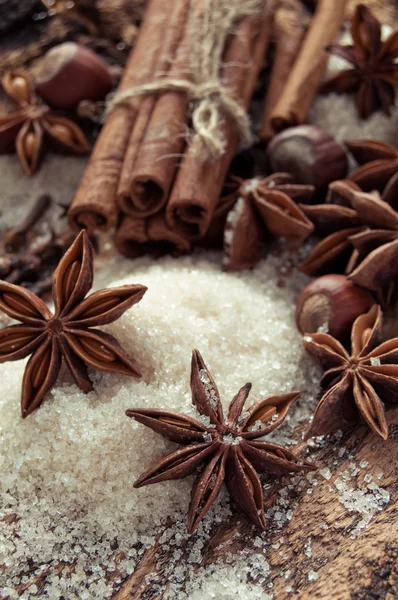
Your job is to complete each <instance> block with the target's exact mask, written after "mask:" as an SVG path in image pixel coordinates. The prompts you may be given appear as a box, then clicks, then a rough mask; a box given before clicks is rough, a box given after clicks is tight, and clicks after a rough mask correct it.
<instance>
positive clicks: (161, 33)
mask: <svg viewBox="0 0 398 600" xmlns="http://www.w3.org/2000/svg"><path fill="white" fill-rule="evenodd" d="M345 4H346V0H334V1H333V2H331V1H330V0H318V2H317V4H316V9H315V13H314V15H311V14H310V13H309V11H308V9H306V8H304V5H303V4H302V2H300V0H174V1H173V2H172V3H169V2H166V1H165V0H150V1H149V4H148V7H147V10H146V13H145V17H144V20H143V23H142V25H141V28H140V32H139V36H138V39H137V42H136V45H135V47H134V49H133V50H132V52H131V55H130V57H129V60H128V63H127V66H126V69H125V73H124V77H123V79H122V81H121V84H120V86H119V89H118V90H117V92H116V97H115V100H116V102H114V103H111V108H112V110H111V112H110V114H109V115H108V118H107V120H106V123H105V125H104V127H103V129H102V131H101V133H100V135H99V137H98V139H97V142H96V145H95V147H94V150H93V153H92V155H91V158H90V162H89V164H88V166H87V169H86V171H85V173H84V176H83V178H82V181H81V183H80V186H79V188H78V190H77V192H76V195H75V197H74V199H73V202H72V204H71V207H70V210H69V221H70V223H71V224H72V225H73V226H75V227H78V228H81V227H85V228H87V229H88V230H89V231H90V232H91V231H93V230H96V229H99V230H104V231H108V230H113V229H114V230H115V245H116V247H117V248H118V250H119V251H120V252H122V253H123V254H126V255H128V256H136V255H138V254H141V253H143V252H146V251H147V250H149V249H151V248H152V247H155V248H158V247H159V246H161V247H162V248H164V247H165V248H166V249H169V248H170V247H171V248H172V249H173V250H177V251H178V252H187V251H189V250H190V248H191V246H192V244H193V243H196V242H197V241H198V240H207V239H212V238H214V237H215V236H216V234H217V229H218V228H222V226H223V220H225V216H226V213H227V209H228V207H226V204H225V202H224V201H223V198H222V197H221V198H220V195H221V191H222V187H223V184H224V180H225V177H226V174H227V171H228V169H229V166H230V164H231V161H232V159H233V157H234V155H235V154H236V152H237V150H238V148H239V146H240V143H241V141H242V127H243V128H244V125H245V124H244V123H243V126H242V123H241V121H242V111H243V113H244V114H245V111H246V110H247V108H248V105H249V102H250V99H251V96H252V94H253V91H254V88H255V86H256V82H257V79H258V75H259V72H260V70H261V68H262V67H263V65H264V62H265V56H266V51H267V48H268V45H269V42H270V40H271V36H272V41H273V42H274V61H273V65H272V68H271V71H270V76H269V85H268V87H267V92H266V98H265V105H264V115H263V122H262V127H261V131H260V138H261V139H262V140H263V141H264V142H265V143H267V142H268V141H269V139H270V138H271V137H272V136H273V135H274V134H275V132H277V131H279V130H281V129H283V128H285V127H288V126H291V125H295V124H299V123H301V122H303V120H304V118H305V116H306V114H307V111H308V109H309V106H310V104H311V102H312V99H313V97H314V95H315V93H316V91H317V88H318V86H319V83H320V81H321V79H322V76H323V72H324V70H325V68H326V62H327V55H326V52H325V51H324V48H325V46H326V45H327V44H328V43H330V42H332V41H333V40H334V39H335V37H336V35H337V33H338V31H339V29H340V26H341V23H342V20H343V17H344V9H345ZM234 11H235V12H234ZM231 15H232V16H231ZM228 19H230V26H229V25H228V26H227V27H226V26H225V22H227V24H228V23H229V21H228ZM219 31H221V33H219ZM198 57H199V58H200V60H198ZM192 91H193V92H194V93H192ZM201 94H202V96H201ZM215 105H216V109H217V110H216V111H214V106H215ZM231 106H232V108H230V109H229V108H228V107H231ZM198 107H199V108H200V109H201V110H200V112H201V114H200V119H199V118H195V115H196V117H197V114H196V112H195V111H197V112H199V111H198V110H197V109H198ZM198 123H199V124H198ZM213 135H214V136H215V138H217V139H216V140H213V139H211V138H212V136H213ZM198 139H199V141H200V142H201V143H202V146H203V149H204V150H205V151H203V152H202V153H201V152H199V154H198V146H197V144H196V143H195V142H196V141H198ZM208 142H209V144H208ZM210 142H211V144H210ZM214 142H217V143H214ZM217 144H218V147H221V151H219V152H217V153H215V154H212V151H211V150H210V151H208V148H207V149H206V146H208V145H209V146H210V147H214V146H216V147H217Z"/></svg>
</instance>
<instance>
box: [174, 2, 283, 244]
mask: <svg viewBox="0 0 398 600" xmlns="http://www.w3.org/2000/svg"><path fill="white" fill-rule="evenodd" d="M271 4H272V5H273V2H267V3H265V6H264V5H263V8H262V10H261V12H260V13H256V14H252V15H250V16H247V17H245V18H243V19H242V20H241V21H240V22H239V23H238V24H237V26H236V28H235V30H234V33H233V34H232V35H230V36H229V40H228V43H227V47H226V50H225V52H224V56H223V67H222V70H221V79H222V81H223V83H224V85H225V86H226V87H227V88H228V89H229V90H230V91H231V94H232V95H233V96H234V97H235V98H237V99H239V100H240V101H241V103H242V105H243V106H244V107H245V108H247V106H248V104H249V101H250V97H251V95H252V93H253V90H254V87H255V84H256V81H257V78H258V74H259V71H260V69H261V66H262V64H263V60H264V55H265V51H266V48H267V46H268V41H269V37H270V29H271V22H272V11H271ZM220 127H221V128H222V132H223V134H224V138H225V140H226V142H227V144H226V150H225V152H224V154H223V155H222V156H221V157H220V158H217V159H215V160H207V161H204V162H202V161H199V160H198V159H197V157H196V155H195V153H194V152H193V151H192V147H191V146H188V147H187V149H186V151H185V153H184V157H183V160H182V163H181V166H180V168H179V170H178V173H177V176H176V180H175V182H174V185H173V188H172V190H171V194H170V198H169V201H168V204H167V207H166V219H167V222H168V224H169V226H170V227H171V228H173V229H174V230H175V231H178V232H180V233H181V234H183V235H184V236H186V237H189V238H190V239H198V238H200V237H202V236H203V235H204V234H205V233H206V231H207V229H208V227H209V224H210V221H211V219H212V216H213V213H214V210H215V207H216V205H217V200H218V197H219V195H220V192H221V188H222V186H223V182H224V178H225V175H226V172H227V170H228V167H229V165H230V162H231V160H232V158H233V156H234V154H235V152H236V150H237V148H238V144H239V136H238V134H237V131H236V128H235V126H234V122H233V120H232V118H231V117H229V116H228V115H226V116H225V117H224V120H223V121H222V122H221V123H220Z"/></svg>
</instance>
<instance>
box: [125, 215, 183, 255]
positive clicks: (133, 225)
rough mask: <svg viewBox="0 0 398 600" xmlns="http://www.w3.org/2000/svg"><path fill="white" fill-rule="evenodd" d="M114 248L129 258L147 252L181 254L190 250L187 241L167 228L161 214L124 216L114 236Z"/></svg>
mask: <svg viewBox="0 0 398 600" xmlns="http://www.w3.org/2000/svg"><path fill="white" fill-rule="evenodd" d="M115 246H116V249H117V250H118V252H120V253H121V254H124V255H125V256H128V257H129V258H136V257H137V256H141V255H142V254H145V253H147V252H149V253H156V254H164V253H165V252H171V253H173V254H183V253H186V252H189V251H190V249H191V243H190V241H189V240H187V239H186V238H184V237H183V236H181V235H179V234H178V232H175V231H173V230H172V229H170V228H169V227H168V226H167V224H166V221H165V218H164V213H162V212H160V213H158V214H156V215H153V216H151V217H149V218H140V217H132V216H131V215H124V216H123V217H122V221H121V223H120V226H119V228H118V229H117V231H116V234H115Z"/></svg>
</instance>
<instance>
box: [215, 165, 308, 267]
mask: <svg viewBox="0 0 398 600" xmlns="http://www.w3.org/2000/svg"><path fill="white" fill-rule="evenodd" d="M230 185H231V188H232V189H231V193H232V194H234V195H235V197H236V199H237V200H236V202H235V205H234V207H233V208H232V210H231V211H230V212H229V213H228V217H227V222H226V225H225V230H224V259H223V266H224V268H225V269H226V270H229V271H231V270H239V269H247V268H251V267H253V266H254V265H255V263H256V262H258V261H259V260H260V258H261V257H262V256H263V253H264V248H265V245H266V241H267V237H268V236H269V235H270V234H271V235H274V236H278V237H285V238H290V239H293V240H295V241H297V242H299V243H301V242H302V241H303V240H304V239H305V238H306V237H308V236H309V235H310V233H311V232H312V230H313V225H312V223H311V221H309V219H307V217H306V216H305V214H304V213H303V211H302V210H301V209H300V208H299V206H298V205H297V204H296V203H297V202H303V203H306V202H309V201H310V199H311V196H312V194H313V191H314V188H313V186H312V185H301V184H295V183H293V177H292V176H291V175H290V174H289V173H274V174H273V175H270V176H269V177H266V178H265V179H258V178H254V179H250V180H247V181H244V180H242V179H239V178H237V177H234V178H232V179H231V181H230Z"/></svg>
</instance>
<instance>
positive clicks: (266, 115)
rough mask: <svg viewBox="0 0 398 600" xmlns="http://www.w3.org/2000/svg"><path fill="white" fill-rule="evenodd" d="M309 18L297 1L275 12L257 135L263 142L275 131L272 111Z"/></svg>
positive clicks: (280, 93) (290, 68)
mask: <svg viewBox="0 0 398 600" xmlns="http://www.w3.org/2000/svg"><path fill="white" fill-rule="evenodd" d="M309 21H310V19H309V13H308V12H307V11H305V10H304V8H303V6H302V5H301V4H299V3H297V5H293V6H292V5H289V6H288V7H285V6H280V7H279V8H278V9H277V10H276V12H275V24H274V32H275V54H274V60H273V63H272V69H271V74H270V81H269V85H268V88H267V92H266V96H265V104H264V111H263V119H262V123H261V129H260V138H261V140H262V141H263V142H265V143H267V142H268V141H269V140H270V139H271V138H272V136H273V135H274V133H275V131H274V129H273V127H272V125H271V114H272V112H273V110H274V108H275V106H276V104H277V103H278V100H279V98H280V96H281V95H282V93H283V88H284V87H285V84H286V81H287V80H288V78H289V74H290V72H291V70H292V67H293V64H294V61H295V60H296V58H297V55H298V53H299V50H300V47H301V44H302V42H303V40H304V35H305V31H306V28H307V26H308V23H309Z"/></svg>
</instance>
